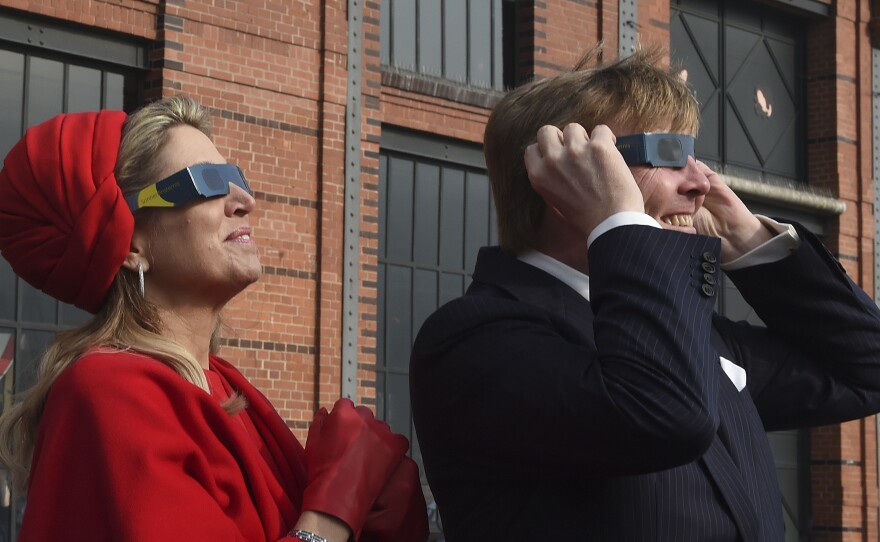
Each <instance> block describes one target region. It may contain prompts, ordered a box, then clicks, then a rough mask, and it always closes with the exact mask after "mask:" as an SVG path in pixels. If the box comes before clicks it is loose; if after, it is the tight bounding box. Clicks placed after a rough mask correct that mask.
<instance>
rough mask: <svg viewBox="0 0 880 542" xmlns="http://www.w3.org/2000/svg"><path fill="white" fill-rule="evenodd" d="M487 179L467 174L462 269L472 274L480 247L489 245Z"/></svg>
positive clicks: (483, 176) (482, 176)
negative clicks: (463, 262)
mask: <svg viewBox="0 0 880 542" xmlns="http://www.w3.org/2000/svg"><path fill="white" fill-rule="evenodd" d="M489 206H490V205H489V178H488V177H486V175H481V174H479V173H468V176H467V200H466V207H465V225H466V229H465V237H464V261H465V264H464V268H465V271H467V272H468V273H473V272H474V265H475V264H476V262H477V253H478V252H479V250H480V247H482V246H485V245H486V244H488V243H489Z"/></svg>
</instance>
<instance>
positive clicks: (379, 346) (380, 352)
mask: <svg viewBox="0 0 880 542" xmlns="http://www.w3.org/2000/svg"><path fill="white" fill-rule="evenodd" d="M376 275H377V280H378V285H379V286H378V289H379V295H378V306H377V307H376V311H377V313H376V314H377V315H378V316H377V320H378V321H377V322H376V333H377V334H378V337H377V338H376V359H378V360H379V364H382V363H384V361H385V337H386V336H387V335H388V334H387V332H386V331H385V329H386V327H387V326H386V324H385V319H386V318H387V317H388V313H387V312H385V296H386V295H388V294H387V293H386V292H388V285H387V284H386V283H385V262H383V261H381V260H380V261H379V270H378V272H377V274H376ZM376 393H377V394H378V393H379V392H378V391H377V392H376Z"/></svg>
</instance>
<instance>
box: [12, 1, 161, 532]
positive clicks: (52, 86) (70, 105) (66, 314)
mask: <svg viewBox="0 0 880 542" xmlns="http://www.w3.org/2000/svg"><path fill="white" fill-rule="evenodd" d="M34 27H36V28H43V29H44V30H45V31H46V32H47V33H53V34H54V35H55V36H60V37H62V38H63V37H65V35H66V34H65V32H66V31H65V29H64V28H61V27H54V26H51V27H50V26H46V25H44V24H42V23H39V22H35V21H30V24H29V25H28V23H27V22H25V21H23V20H21V19H14V18H11V17H7V16H5V15H3V14H0V28H2V29H3V32H2V33H0V35H2V36H3V39H0V156H6V153H8V152H9V149H11V148H12V146H13V145H14V144H15V143H16V142H17V141H18V140H19V139H20V138H21V136H22V135H24V131H25V130H26V129H27V127H29V126H32V125H34V124H38V123H40V122H43V121H44V120H47V119H49V118H51V117H53V116H55V115H57V114H59V113H65V112H76V111H86V110H96V109H100V108H107V109H123V110H131V109H133V108H135V107H136V106H137V105H139V102H140V100H141V98H140V95H141V93H140V89H141V86H142V83H141V79H142V73H143V68H144V67H145V66H143V65H124V64H117V63H110V62H106V61H101V60H96V59H95V58H94V57H91V56H81V55H79V54H74V53H77V52H80V53H87V52H88V49H91V48H94V47H95V44H96V43H97V44H98V47H104V48H115V51H116V52H126V51H128V52H129V53H131V49H139V50H140V51H141V54H140V55H138V54H137V53H136V52H135V53H134V54H132V55H131V56H132V57H134V58H138V57H139V56H140V57H144V55H143V54H142V53H143V49H142V48H140V47H136V46H132V45H130V44H127V43H126V42H119V41H118V40H111V39H109V38H108V39H106V40H101V39H98V41H97V42H95V41H93V40H94V39H97V38H92V40H91V41H90V40H87V41H85V42H84V41H83V39H84V36H83V34H82V33H80V32H78V31H72V32H71V38H70V39H69V40H66V41H65V40H61V41H62V42H64V43H66V44H68V45H69V46H71V48H72V49H73V51H68V52H63V51H55V50H48V49H47V48H34V47H27V46H24V45H22V44H21V43H18V42H19V41H22V40H17V39H16V38H17V37H20V36H22V35H24V34H25V33H26V32H27V31H28V28H31V29H32V28H34ZM86 37H87V36H86ZM7 39H8V40H9V41H7ZM83 43H85V44H86V45H83ZM77 48H80V49H85V50H79V51H78V50H77ZM120 48H121V50H120ZM98 56H100V54H99V55H98ZM144 58H145V57H144ZM88 317H89V314H87V313H85V312H84V311H81V310H79V309H77V308H75V307H73V306H71V305H67V304H64V303H59V302H58V301H55V300H54V299H53V298H51V297H49V296H47V295H45V294H43V293H42V292H40V291H39V290H37V289H35V288H34V287H32V286H31V285H29V284H28V283H26V282H25V281H23V280H21V279H19V278H17V277H16V276H15V274H14V273H13V272H12V268H11V266H10V265H9V263H8V262H6V260H4V259H3V258H0V361H2V360H3V359H4V357H5V356H4V347H9V351H8V353H9V354H11V357H12V358H13V359H14V362H13V364H12V367H11V368H10V369H9V371H7V372H6V373H5V374H3V375H2V376H0V393H2V408H6V407H8V406H9V405H10V404H11V402H12V400H13V399H12V394H13V393H20V392H22V391H24V390H26V389H27V388H29V387H30V386H31V385H32V384H33V382H34V379H35V377H36V370H37V361H38V360H39V357H40V355H41V354H42V352H43V350H44V349H45V348H46V346H47V345H48V344H49V343H50V342H51V341H52V340H53V338H54V337H55V333H56V332H57V331H58V330H61V329H64V328H68V327H72V326H75V325H77V324H80V323H83V322H84V321H86V320H87V319H88ZM2 368H3V365H2V363H0V369H2ZM3 474H5V473H4V472H2V471H0V478H3V479H4V480H5V477H3V476H2V475H3ZM4 486H5V484H4V483H0V540H14V539H15V537H16V533H17V531H18V527H19V526H20V524H21V511H22V505H23V499H15V498H14V496H13V498H11V499H10V496H9V494H8V493H7V492H8V488H7V487H4Z"/></svg>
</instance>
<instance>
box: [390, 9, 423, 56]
mask: <svg viewBox="0 0 880 542" xmlns="http://www.w3.org/2000/svg"><path fill="white" fill-rule="evenodd" d="M391 64H392V65H394V66H397V67H400V68H405V69H408V70H416V69H417V67H418V66H417V65H416V5H415V2H413V1H412V0H407V1H401V0H397V1H396V2H394V3H393V4H392V5H391Z"/></svg>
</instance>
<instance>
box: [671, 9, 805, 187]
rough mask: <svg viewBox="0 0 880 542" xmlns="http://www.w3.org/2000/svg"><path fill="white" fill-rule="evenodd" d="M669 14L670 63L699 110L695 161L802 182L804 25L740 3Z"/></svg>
mask: <svg viewBox="0 0 880 542" xmlns="http://www.w3.org/2000/svg"><path fill="white" fill-rule="evenodd" d="M671 9H672V12H671V16H670V40H671V46H672V58H673V61H675V62H678V63H680V64H681V66H682V67H683V68H684V69H683V71H682V76H683V77H686V78H687V81H688V82H689V83H690V84H691V85H692V86H693V89H694V92H695V93H696V97H697V100H698V101H699V102H700V107H701V116H702V119H701V120H702V127H701V129H700V136H699V138H698V139H697V146H696V154H697V157H698V158H701V159H703V160H707V161H711V162H714V163H716V164H719V165H720V166H721V169H722V170H723V171H724V172H725V173H728V174H733V175H737V176H739V177H743V178H751V179H761V180H765V181H770V182H773V181H774V180H778V181H781V182H783V183H784V182H786V181H792V180H795V181H803V180H804V160H805V157H804V148H805V139H804V137H805V136H804V133H805V130H804V124H805V114H804V104H805V98H804V94H805V93H804V69H803V66H804V60H803V59H804V56H805V54H804V53H805V37H804V33H803V30H802V28H803V26H804V25H803V24H801V23H800V22H799V21H798V20H797V18H795V17H792V16H791V15H783V14H780V13H778V12H774V11H773V10H771V9H768V8H767V7H766V6H762V5H759V4H753V3H751V2H747V1H733V0H720V1H717V2H705V1H700V0H673V1H672V2H671Z"/></svg>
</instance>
